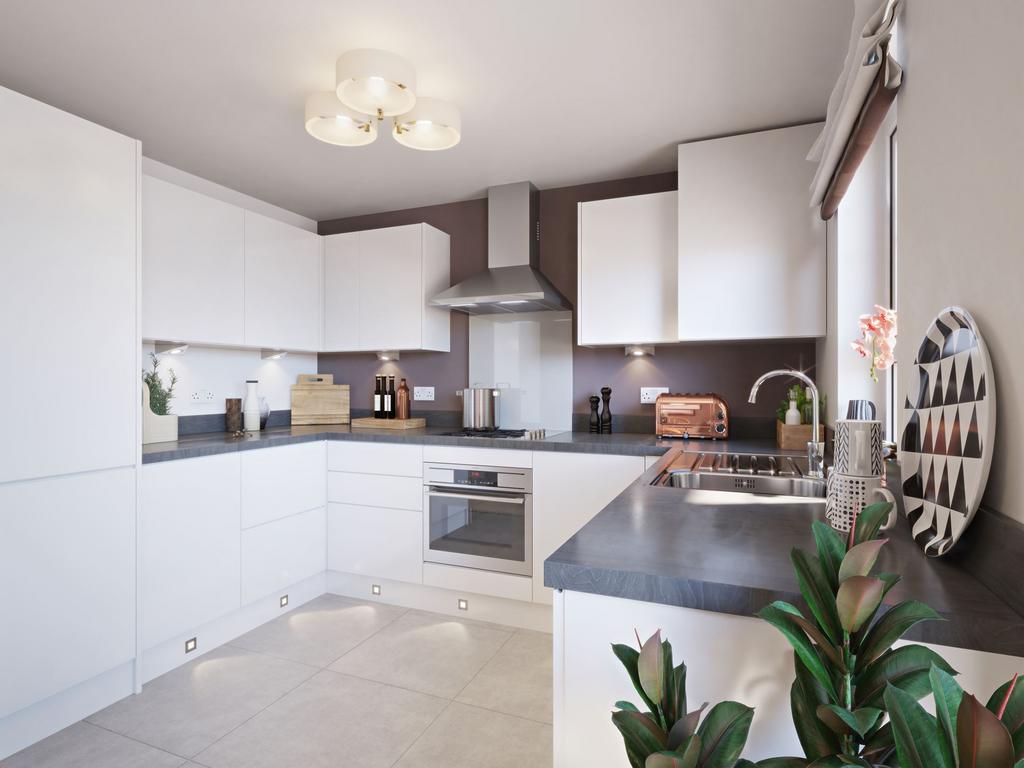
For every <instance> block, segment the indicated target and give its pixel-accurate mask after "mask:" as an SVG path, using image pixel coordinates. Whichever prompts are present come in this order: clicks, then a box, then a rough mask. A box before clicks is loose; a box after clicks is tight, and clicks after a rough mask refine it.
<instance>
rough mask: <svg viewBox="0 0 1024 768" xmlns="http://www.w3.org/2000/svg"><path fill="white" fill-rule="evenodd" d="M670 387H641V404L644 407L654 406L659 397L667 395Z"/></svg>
mask: <svg viewBox="0 0 1024 768" xmlns="http://www.w3.org/2000/svg"><path fill="white" fill-rule="evenodd" d="M667 394H668V387H640V402H641V403H643V404H644V405H648V404H652V403H654V401H655V400H657V399H658V395H667Z"/></svg>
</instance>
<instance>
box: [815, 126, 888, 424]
mask: <svg viewBox="0 0 1024 768" xmlns="http://www.w3.org/2000/svg"><path fill="white" fill-rule="evenodd" d="M895 120H896V110H895V109H892V110H890V114H889V117H888V119H887V120H886V121H885V122H884V123H883V125H882V127H881V129H880V130H879V132H878V135H877V136H876V137H875V141H874V143H873V144H872V145H871V149H870V151H869V152H868V153H867V155H865V157H864V160H863V162H862V163H861V166H860V168H858V169H857V174H856V176H854V179H853V182H852V183H851V184H850V188H849V189H848V190H847V192H846V195H845V196H844V197H843V200H842V202H841V203H840V205H839V211H838V212H837V213H836V215H835V217H833V218H832V219H831V220H830V221H829V236H828V238H827V242H828V279H827V295H828V309H827V313H828V322H827V325H828V333H827V336H826V337H825V338H824V339H822V340H821V341H819V342H818V369H819V378H820V379H821V385H822V390H823V391H824V392H826V393H827V394H828V408H827V411H826V421H827V422H828V423H829V424H831V425H833V426H834V425H835V421H836V419H842V418H845V417H846V404H847V403H848V402H849V401H850V400H871V401H872V402H874V403H875V406H876V407H877V409H878V413H877V417H878V418H879V419H880V420H881V421H882V423H883V424H884V423H885V420H886V407H885V405H886V403H885V396H886V377H887V375H888V374H886V373H880V374H879V377H878V378H879V381H878V383H877V384H876V383H875V382H873V381H872V380H871V378H870V377H869V376H868V370H869V363H868V361H867V360H865V359H863V358H861V357H860V356H859V355H858V354H857V353H856V352H854V351H853V349H852V348H851V347H850V342H852V341H855V340H856V339H857V338H858V337H859V336H860V329H859V327H858V325H857V318H858V317H860V315H863V314H867V313H870V312H872V311H873V310H874V306H875V304H881V305H883V306H891V297H890V295H889V174H888V167H889V134H890V133H891V132H892V128H893V126H894V125H895Z"/></svg>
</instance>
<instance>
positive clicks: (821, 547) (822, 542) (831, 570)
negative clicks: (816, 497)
mask: <svg viewBox="0 0 1024 768" xmlns="http://www.w3.org/2000/svg"><path fill="white" fill-rule="evenodd" d="M811 532H812V533H813V534H814V543H815V545H816V546H817V548H818V561H819V562H820V563H821V571H822V573H824V574H825V578H826V579H828V584H829V586H830V587H831V588H832V590H833V591H835V589H836V588H837V587H838V586H839V566H840V564H841V563H842V562H843V557H845V556H846V542H845V541H843V537H842V536H840V535H839V534H838V533H837V532H836V530H835V529H834V528H833V527H832V526H831V525H828V524H826V523H823V522H821V520H815V521H814V522H813V523H811Z"/></svg>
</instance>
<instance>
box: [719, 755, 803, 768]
mask: <svg viewBox="0 0 1024 768" xmlns="http://www.w3.org/2000/svg"><path fill="white" fill-rule="evenodd" d="M736 765H737V768H739V763H737V764H736ZM750 765H751V766H753V767H754V768H807V761H806V760H805V759H804V758H802V757H769V758H768V759H767V760H761V761H760V762H757V763H751V764H750Z"/></svg>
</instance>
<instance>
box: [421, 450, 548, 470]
mask: <svg viewBox="0 0 1024 768" xmlns="http://www.w3.org/2000/svg"><path fill="white" fill-rule="evenodd" d="M423 460H424V461H426V462H435V461H439V462H444V463H446V464H480V465H483V466H485V467H521V468H524V469H529V468H530V467H532V466H533V451H527V450H518V449H508V448H463V447H462V446H455V445H425V446H423Z"/></svg>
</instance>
